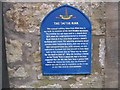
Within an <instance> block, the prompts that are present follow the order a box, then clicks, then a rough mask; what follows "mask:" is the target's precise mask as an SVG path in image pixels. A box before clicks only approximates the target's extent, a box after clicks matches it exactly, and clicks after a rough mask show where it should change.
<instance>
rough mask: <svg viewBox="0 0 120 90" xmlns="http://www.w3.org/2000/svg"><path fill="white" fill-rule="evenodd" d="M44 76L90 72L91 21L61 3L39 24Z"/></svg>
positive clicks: (79, 12)
mask: <svg viewBox="0 0 120 90" xmlns="http://www.w3.org/2000/svg"><path fill="white" fill-rule="evenodd" d="M40 32H41V52H42V56H41V59H42V73H43V75H60V74H61V75H62V74H63V75H64V74H90V73H91V22H90V20H89V19H88V17H87V16H86V15H85V14H84V13H82V12H81V11H79V10H78V9H76V8H74V7H72V6H69V5H63V6H60V7H58V8H56V9H54V10H53V11H51V12H50V13H49V14H48V15H47V16H46V17H45V18H44V19H43V21H42V23H41V28H40Z"/></svg>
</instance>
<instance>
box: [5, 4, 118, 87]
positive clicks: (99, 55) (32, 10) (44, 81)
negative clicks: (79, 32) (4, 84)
mask: <svg viewBox="0 0 120 90" xmlns="http://www.w3.org/2000/svg"><path fill="white" fill-rule="evenodd" d="M63 4H64V2H53V3H52V2H49V3H45V2H43V3H11V5H10V6H11V7H10V9H4V10H6V12H4V23H5V25H4V28H5V36H6V49H7V57H8V59H7V60H8V69H9V79H10V85H11V87H15V88H22V87H31V88H102V87H104V86H105V87H110V84H113V83H114V85H113V86H114V87H115V86H116V85H117V80H116V79H117V78H116V77H117V75H115V77H114V78H113V77H112V75H109V74H113V73H115V72H116V73H117V67H116V65H117V64H116V62H117V59H116V58H117V53H116V50H117V46H116V45H117V44H116V43H117V37H116V35H117V32H116V31H115V32H114V31H112V30H111V29H112V28H113V27H114V29H116V24H117V23H116V21H115V23H114V22H111V21H112V20H113V21H114V19H108V15H112V14H110V13H109V14H108V13H107V12H108V11H109V9H107V8H106V7H108V6H106V5H107V4H106V3H98V2H95V3H88V2H87V3H85V2H70V3H68V4H69V5H72V6H74V7H76V8H78V9H80V10H82V11H83V12H84V13H86V14H87V15H88V16H89V18H90V20H91V21H92V26H93V28H92V32H93V36H92V74H91V75H71V76H43V75H42V71H41V68H42V67H41V57H40V56H41V50H40V42H39V40H40V32H39V25H40V24H39V23H41V21H42V20H43V18H44V16H45V15H47V13H49V12H50V11H51V10H52V9H54V8H56V7H58V6H61V5H63ZM111 7H113V6H112V4H111ZM114 7H115V6H114ZM105 8H106V9H105ZM108 8H110V7H108ZM106 13H107V14H108V15H107V16H106ZM112 13H113V12H112ZM114 17H115V16H114ZM109 20H111V21H110V22H111V24H109V23H110V22H109V23H107V22H108V21H109ZM106 25H108V28H106ZM109 25H110V26H111V28H110V27H109ZM106 30H107V31H106ZM116 30H117V29H116ZM114 44H115V45H114ZM9 55H12V57H10V56H9ZM16 58H17V59H16ZM114 59H115V62H114ZM109 61H110V62H109ZM105 62H106V63H105ZM109 66H110V67H109ZM110 70H112V71H113V70H114V72H112V71H110ZM105 78H106V79H105ZM105 80H107V81H106V82H105ZM110 80H111V82H110ZM108 82H109V83H108Z"/></svg>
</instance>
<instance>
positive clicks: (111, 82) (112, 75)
mask: <svg viewBox="0 0 120 90" xmlns="http://www.w3.org/2000/svg"><path fill="white" fill-rule="evenodd" d="M117 10H118V3H107V6H106V12H107V13H106V14H107V24H106V62H105V66H106V68H105V75H106V77H105V87H109V88H117V87H118V11H117Z"/></svg>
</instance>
